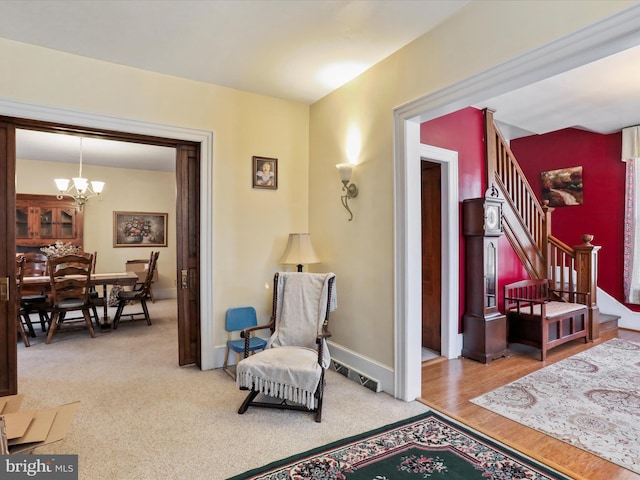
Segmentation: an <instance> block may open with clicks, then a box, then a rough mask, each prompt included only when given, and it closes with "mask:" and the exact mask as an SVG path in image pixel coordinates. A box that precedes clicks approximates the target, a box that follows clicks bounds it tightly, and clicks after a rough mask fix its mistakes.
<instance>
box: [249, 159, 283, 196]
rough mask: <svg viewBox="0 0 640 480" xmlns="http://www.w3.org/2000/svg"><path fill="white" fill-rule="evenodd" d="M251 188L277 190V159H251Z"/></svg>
mask: <svg viewBox="0 0 640 480" xmlns="http://www.w3.org/2000/svg"><path fill="white" fill-rule="evenodd" d="M253 188H270V189H273V190H275V189H277V188H278V159H277V158H268V157H253Z"/></svg>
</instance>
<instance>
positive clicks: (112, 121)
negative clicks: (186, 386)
mask: <svg viewBox="0 0 640 480" xmlns="http://www.w3.org/2000/svg"><path fill="white" fill-rule="evenodd" d="M0 115H5V116H9V117H18V118H26V119H30V120H40V121H43V122H51V123H63V124H67V125H76V126H79V127H87V128H95V129H103V130H114V131H118V132H127V133H135V134H139V135H152V136H155V137H164V138H172V139H178V140H186V141H190V142H196V143H199V144H200V245H206V246H207V248H203V249H202V250H201V251H200V312H201V314H200V335H201V368H202V369H203V370H208V369H212V368H216V367H217V366H219V365H216V364H215V355H214V354H213V352H214V344H213V338H214V335H213V333H214V320H213V319H214V315H213V295H211V292H213V287H214V285H213V283H214V276H213V252H214V250H215V249H214V235H213V224H214V222H213V218H214V208H213V207H214V205H213V185H214V183H213V132H208V131H205V130H197V129H193V128H185V127H179V126H175V125H163V124H158V123H151V122H143V121H140V120H129V119H125V118H117V117H109V116H106V115H98V114H94V113H86V112H80V111H76V110H69V109H64V108H59V107H49V106H44V105H35V104H30V103H25V102H20V101H17V100H11V99H6V98H0Z"/></svg>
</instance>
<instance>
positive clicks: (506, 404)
mask: <svg viewBox="0 0 640 480" xmlns="http://www.w3.org/2000/svg"><path fill="white" fill-rule="evenodd" d="M639 382H640V344H638V343H634V342H629V341H626V340H621V339H617V338H616V339H613V340H609V341H608V342H605V343H603V344H600V345H597V346H595V347H593V348H590V349H589V350H586V351H584V352H581V353H579V354H577V355H574V356H572V357H569V358H567V359H564V360H561V361H559V362H557V363H554V364H552V365H549V366H546V367H544V368H543V369H541V370H538V371H536V372H534V373H532V374H529V375H527V376H525V377H523V378H521V379H519V380H516V381H515V382H512V383H509V384H507V385H505V386H503V387H500V388H497V389H496V390H493V391H491V392H489V393H487V394H485V395H482V396H480V397H477V398H474V399H472V400H471V402H473V403H475V404H476V405H480V406H481V407H484V408H486V409H488V410H491V411H492V412H495V413H498V414H500V415H502V416H504V417H507V418H510V419H511V420H514V421H516V422H518V423H521V424H523V425H526V426H528V427H531V428H534V429H536V430H538V431H540V432H543V433H545V434H547V435H550V436H552V437H554V438H557V439H558V440H562V441H564V442H567V443H570V444H571V445H574V446H576V447H578V448H582V449H583V450H586V451H588V452H591V453H593V454H594V455H598V456H599V457H602V458H605V459H607V460H609V461H611V462H613V463H616V464H618V465H620V466H622V467H625V468H628V469H629V470H631V471H633V472H636V473H640V465H639V464H638V463H639V462H638V459H640V394H639V393H638V384H639Z"/></svg>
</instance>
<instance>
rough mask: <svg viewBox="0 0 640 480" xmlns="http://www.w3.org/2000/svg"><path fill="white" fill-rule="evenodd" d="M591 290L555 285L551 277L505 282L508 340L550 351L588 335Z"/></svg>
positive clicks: (542, 352)
mask: <svg viewBox="0 0 640 480" xmlns="http://www.w3.org/2000/svg"><path fill="white" fill-rule="evenodd" d="M589 297H590V294H589V293H582V292H570V291H566V290H557V289H554V288H552V285H551V281H550V280H522V281H519V282H515V283H510V284H509V285H505V286H504V309H505V314H506V316H507V338H508V341H509V343H521V344H523V345H529V346H532V347H535V348H539V349H540V359H541V360H542V361H545V360H546V358H547V351H548V350H550V349H552V348H554V347H557V346H558V345H562V344H563V343H567V342H570V341H572V340H576V339H579V338H584V341H585V343H587V339H588V329H589V312H588V309H587V305H588V304H589V300H590V299H589Z"/></svg>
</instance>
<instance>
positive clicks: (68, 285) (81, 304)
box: [46, 254, 96, 343]
mask: <svg viewBox="0 0 640 480" xmlns="http://www.w3.org/2000/svg"><path fill="white" fill-rule="evenodd" d="M92 262H93V255H92V254H74V255H64V256H61V257H53V258H50V259H49V277H50V280H51V295H52V301H53V306H52V308H51V312H52V313H51V325H50V326H49V333H48V334H47V340H46V343H51V338H52V337H53V335H54V334H55V332H56V331H57V330H58V329H60V325H61V324H62V323H63V322H65V323H76V321H75V319H71V318H66V319H65V315H66V314H67V313H68V312H72V311H80V312H82V318H81V319H80V320H81V321H82V320H84V323H85V324H86V326H87V329H88V330H89V334H90V335H91V337H92V338H93V337H95V336H96V335H95V332H94V331H93V326H92V323H91V313H90V311H91V300H90V299H89V291H90V289H91V266H92Z"/></svg>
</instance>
